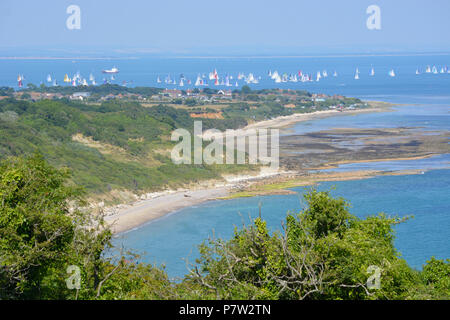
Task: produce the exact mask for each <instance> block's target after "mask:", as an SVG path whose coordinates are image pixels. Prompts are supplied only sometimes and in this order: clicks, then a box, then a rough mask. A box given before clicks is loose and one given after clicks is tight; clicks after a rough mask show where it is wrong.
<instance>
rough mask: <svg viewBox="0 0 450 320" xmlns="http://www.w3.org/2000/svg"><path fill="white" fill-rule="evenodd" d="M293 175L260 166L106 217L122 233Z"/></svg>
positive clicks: (296, 117) (267, 124)
mask: <svg viewBox="0 0 450 320" xmlns="http://www.w3.org/2000/svg"><path fill="white" fill-rule="evenodd" d="M382 110H386V108H385V107H384V108H383V107H373V108H369V109H362V110H351V111H345V112H339V111H335V110H330V111H316V112H313V113H307V114H293V115H290V116H282V117H277V118H274V119H271V120H266V121H261V122H257V123H253V124H250V125H248V126H247V127H245V128H244V129H257V128H282V127H286V126H289V125H291V124H294V123H297V122H301V121H309V120H313V119H318V118H324V117H330V116H336V115H349V114H357V113H366V112H379V111H382ZM241 130H242V129H241ZM237 132H239V130H237ZM292 174H293V173H292V172H282V171H279V172H278V171H277V172H270V171H268V170H267V168H263V169H262V170H261V172H260V173H259V174H258V175H255V176H251V175H246V174H242V175H237V176H228V177H226V176H224V180H225V183H221V184H216V185H215V186H209V187H198V188H196V189H195V190H194V189H192V190H180V191H174V190H169V191H166V192H160V193H157V195H155V196H151V198H150V199H143V200H140V201H137V202H136V203H134V204H131V205H128V206H119V207H118V208H116V209H112V210H111V209H110V212H109V214H107V216H106V218H105V219H106V222H107V223H108V224H109V225H110V226H111V228H112V231H113V232H114V233H121V232H125V231H128V230H131V229H134V228H136V227H139V226H140V225H142V224H144V223H146V222H149V221H152V220H155V219H158V218H161V217H163V216H165V215H168V214H170V213H172V212H174V211H177V210H180V209H182V208H186V207H190V206H193V205H197V204H200V203H203V202H205V201H209V200H215V199H218V198H226V197H228V196H229V195H230V193H231V192H232V191H233V190H236V188H240V187H243V185H245V184H246V183H248V182H251V181H253V180H261V179H265V180H270V179H271V178H272V177H275V176H278V177H279V176H289V175H292Z"/></svg>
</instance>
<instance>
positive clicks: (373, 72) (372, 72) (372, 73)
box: [370, 67, 375, 77]
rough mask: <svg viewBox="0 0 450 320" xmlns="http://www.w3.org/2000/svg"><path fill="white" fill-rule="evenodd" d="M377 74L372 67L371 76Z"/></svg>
mask: <svg viewBox="0 0 450 320" xmlns="http://www.w3.org/2000/svg"><path fill="white" fill-rule="evenodd" d="M374 75H375V69H374V68H373V67H372V69H370V76H371V77H373V76H374Z"/></svg>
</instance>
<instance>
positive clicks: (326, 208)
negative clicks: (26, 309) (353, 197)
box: [0, 155, 450, 299]
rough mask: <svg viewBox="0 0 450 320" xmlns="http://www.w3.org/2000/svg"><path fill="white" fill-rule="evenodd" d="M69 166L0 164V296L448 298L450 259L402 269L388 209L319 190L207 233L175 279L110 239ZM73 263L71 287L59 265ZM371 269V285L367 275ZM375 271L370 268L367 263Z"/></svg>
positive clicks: (33, 161) (31, 161) (37, 159)
mask: <svg viewBox="0 0 450 320" xmlns="http://www.w3.org/2000/svg"><path fill="white" fill-rule="evenodd" d="M68 179H69V174H68V172H67V171H65V170H58V169H55V168H53V167H51V166H49V165H48V164H47V163H46V162H45V160H44V159H43V158H42V157H41V156H39V155H35V156H33V157H30V158H26V159H24V158H10V159H8V160H6V161H3V162H2V163H1V165H0V204H1V205H0V299H450V259H447V260H445V261H444V260H437V259H435V258H431V260H430V261H428V262H427V264H426V265H425V266H424V268H423V270H422V271H420V272H419V271H416V270H413V269H411V268H410V267H409V266H408V265H407V264H406V262H405V261H404V260H403V259H401V258H399V254H398V252H397V251H396V250H395V248H394V246H393V240H394V233H393V226H394V225H395V224H396V223H399V222H401V221H400V220H399V219H397V218H392V217H388V216H386V215H385V214H379V215H377V216H372V217H369V218H367V219H359V218H357V217H355V216H353V215H351V214H350V213H349V211H348V206H349V204H348V203H347V202H346V201H345V200H343V199H334V198H332V197H331V196H330V195H329V193H327V192H318V191H316V190H312V191H310V192H309V193H307V194H306V195H305V200H306V203H307V206H306V209H304V210H303V211H302V212H300V213H299V214H289V215H288V216H287V217H286V220H285V222H284V224H283V228H282V231H280V232H275V233H273V234H271V233H270V232H269V230H268V228H267V226H266V222H265V221H263V220H262V219H261V218H257V219H255V220H254V221H253V223H252V225H250V226H244V227H243V228H242V229H240V230H238V229H236V230H235V234H234V236H233V238H232V239H231V240H229V241H225V240H221V239H210V240H209V241H206V242H205V243H203V244H202V245H200V253H201V257H200V258H199V259H198V261H197V263H196V265H195V266H193V268H192V270H191V272H190V273H189V274H188V275H186V276H185V277H184V279H182V281H181V282H173V281H170V280H169V278H168V276H167V274H166V273H165V271H164V270H162V269H160V268H157V267H154V266H152V265H149V264H145V263H139V262H138V260H139V257H138V256H135V255H132V254H130V253H126V254H123V253H121V254H120V255H119V256H118V257H117V258H114V257H112V256H111V255H108V258H107V257H106V256H105V254H104V253H105V252H107V250H108V249H110V247H111V244H110V240H111V232H110V231H109V230H108V228H107V227H106V226H105V224H104V221H103V219H102V217H93V216H92V215H90V214H89V212H86V211H83V210H80V209H75V210H73V209H69V208H70V207H71V208H79V206H80V205H83V202H82V192H81V191H80V190H79V189H78V188H76V187H73V186H69V185H68V184H67V181H68ZM70 265H75V266H78V267H79V268H80V270H81V274H80V276H81V283H80V287H79V289H74V290H70V289H68V287H67V286H66V279H68V277H69V276H70V275H69V274H67V267H68V266H70ZM374 268H375V269H377V270H379V271H380V273H379V276H380V277H379V279H380V282H379V284H380V287H379V289H374V288H371V286H370V284H371V283H373V284H376V280H375V281H371V280H369V281H368V278H369V277H370V276H374V275H375V276H376V274H375V273H376V272H377V271H374V270H375V269H374ZM374 272H375V273H374Z"/></svg>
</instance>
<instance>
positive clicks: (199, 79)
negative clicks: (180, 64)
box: [195, 75, 202, 87]
mask: <svg viewBox="0 0 450 320" xmlns="http://www.w3.org/2000/svg"><path fill="white" fill-rule="evenodd" d="M201 84H202V77H200V75H198V76H197V80H195V86H197V87H198V86H201Z"/></svg>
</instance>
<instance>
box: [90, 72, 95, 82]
mask: <svg viewBox="0 0 450 320" xmlns="http://www.w3.org/2000/svg"><path fill="white" fill-rule="evenodd" d="M94 80H95V78H94V75H93V74H92V73H91V74H89V81H94Z"/></svg>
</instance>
